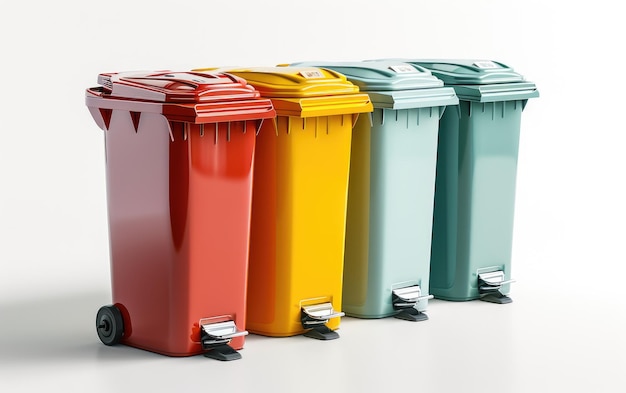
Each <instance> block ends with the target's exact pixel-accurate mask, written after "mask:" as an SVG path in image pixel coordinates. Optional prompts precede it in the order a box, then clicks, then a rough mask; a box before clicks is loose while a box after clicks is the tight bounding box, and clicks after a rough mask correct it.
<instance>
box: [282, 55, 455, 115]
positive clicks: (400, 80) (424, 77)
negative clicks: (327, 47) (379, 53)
mask: <svg viewBox="0 0 626 393" xmlns="http://www.w3.org/2000/svg"><path fill="white" fill-rule="evenodd" d="M290 66H312V67H319V68H325V69H330V70H332V71H335V72H339V73H340V74H343V75H345V77H346V78H347V79H348V80H349V81H350V82H352V83H353V84H355V85H357V86H359V89H360V90H361V91H362V92H365V93H368V94H369V96H370V98H371V100H372V103H373V104H374V107H377V108H391V109H407V108H420V107H427V106H443V105H456V104H457V103H458V99H457V98H456V95H455V93H454V91H453V90H452V89H451V88H448V87H444V83H443V82H442V81H441V80H440V79H439V78H437V77H435V76H434V75H433V74H432V73H431V72H430V71H429V70H428V69H426V68H424V67H422V66H420V65H414V64H408V63H405V62H401V61H394V60H390V61H386V60H381V61H368V62H327V61H307V62H298V63H293V64H290Z"/></svg>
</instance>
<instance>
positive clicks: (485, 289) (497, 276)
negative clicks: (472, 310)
mask: <svg viewBox="0 0 626 393" xmlns="http://www.w3.org/2000/svg"><path fill="white" fill-rule="evenodd" d="M513 282H515V280H504V272H503V271H502V270H498V271H495V272H489V273H479V274H478V292H479V293H480V295H481V297H480V300H483V301H485V302H489V303H497V304H506V303H511V302H512V301H513V300H512V299H511V298H510V297H508V296H506V295H504V294H502V292H500V289H502V286H503V285H506V284H510V283H513Z"/></svg>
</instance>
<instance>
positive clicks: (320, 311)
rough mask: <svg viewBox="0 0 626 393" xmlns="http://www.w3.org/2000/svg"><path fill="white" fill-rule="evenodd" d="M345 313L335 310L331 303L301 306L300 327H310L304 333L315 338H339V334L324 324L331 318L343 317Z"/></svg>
mask: <svg viewBox="0 0 626 393" xmlns="http://www.w3.org/2000/svg"><path fill="white" fill-rule="evenodd" d="M344 315H346V314H345V313H343V312H341V311H339V312H336V311H335V310H334V309H333V305H332V304H331V303H320V304H313V305H310V306H302V311H301V312H300V321H301V322H302V327H304V328H305V329H310V330H308V331H307V332H306V333H304V335H305V336H306V337H310V338H315V339H317V340H334V339H337V338H339V334H338V333H337V332H335V331H334V330H331V329H330V328H329V327H328V326H326V322H328V320H330V319H332V318H338V317H343V316H344Z"/></svg>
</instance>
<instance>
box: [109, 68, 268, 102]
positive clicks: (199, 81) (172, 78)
mask: <svg viewBox="0 0 626 393" xmlns="http://www.w3.org/2000/svg"><path fill="white" fill-rule="evenodd" d="M98 83H100V84H101V85H102V86H104V92H103V93H104V96H105V97H106V96H109V97H116V98H127V99H133V100H142V101H152V102H164V103H165V102H167V103H191V102H198V103H199V102H208V101H228V100H241V99H246V98H258V97H259V92H258V91H256V90H255V89H254V87H252V86H250V85H248V84H247V82H246V81H245V80H244V79H242V78H239V77H237V76H234V75H230V74H225V73H210V72H168V71H162V72H124V73H106V74H100V75H98Z"/></svg>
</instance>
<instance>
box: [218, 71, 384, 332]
mask: <svg viewBox="0 0 626 393" xmlns="http://www.w3.org/2000/svg"><path fill="white" fill-rule="evenodd" d="M219 70H220V71H225V72H228V73H231V74H234V75H237V76H240V77H242V78H244V79H246V80H247V81H248V83H249V84H250V85H252V86H254V87H255V88H256V89H257V90H258V91H259V92H260V93H261V96H262V97H265V98H270V99H271V100H272V103H273V105H274V107H275V109H276V113H277V118H276V121H275V122H274V124H272V122H267V121H266V122H265V123H264V124H263V126H262V129H261V132H259V133H258V136H257V147H256V153H255V154H256V156H255V169H254V171H255V173H254V180H253V192H252V195H253V196H252V223H251V233H250V259H249V270H248V298H247V299H248V303H247V305H248V306H247V324H246V329H247V330H249V331H250V332H252V333H256V334H262V335H267V336H293V335H297V334H301V333H304V334H305V335H306V336H308V337H312V338H317V339H322V340H329V339H334V338H337V337H339V335H338V334H337V332H335V331H334V330H335V329H337V328H338V327H339V321H340V318H339V317H341V316H342V315H343V313H342V312H341V311H340V310H341V293H342V279H343V257H344V240H345V225H346V201H347V190H348V173H349V169H350V168H349V167H350V146H351V139H352V127H353V125H354V123H355V122H356V119H357V117H358V114H359V113H364V112H372V110H373V108H372V104H371V102H370V99H369V96H368V95H367V94H363V93H359V88H358V87H357V86H355V85H353V84H352V83H350V82H348V81H347V80H346V78H345V76H343V75H342V74H339V73H337V72H334V71H330V70H323V69H319V68H313V67H255V68H246V69H243V68H242V69H219ZM263 128H265V129H263ZM272 128H275V129H272Z"/></svg>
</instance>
